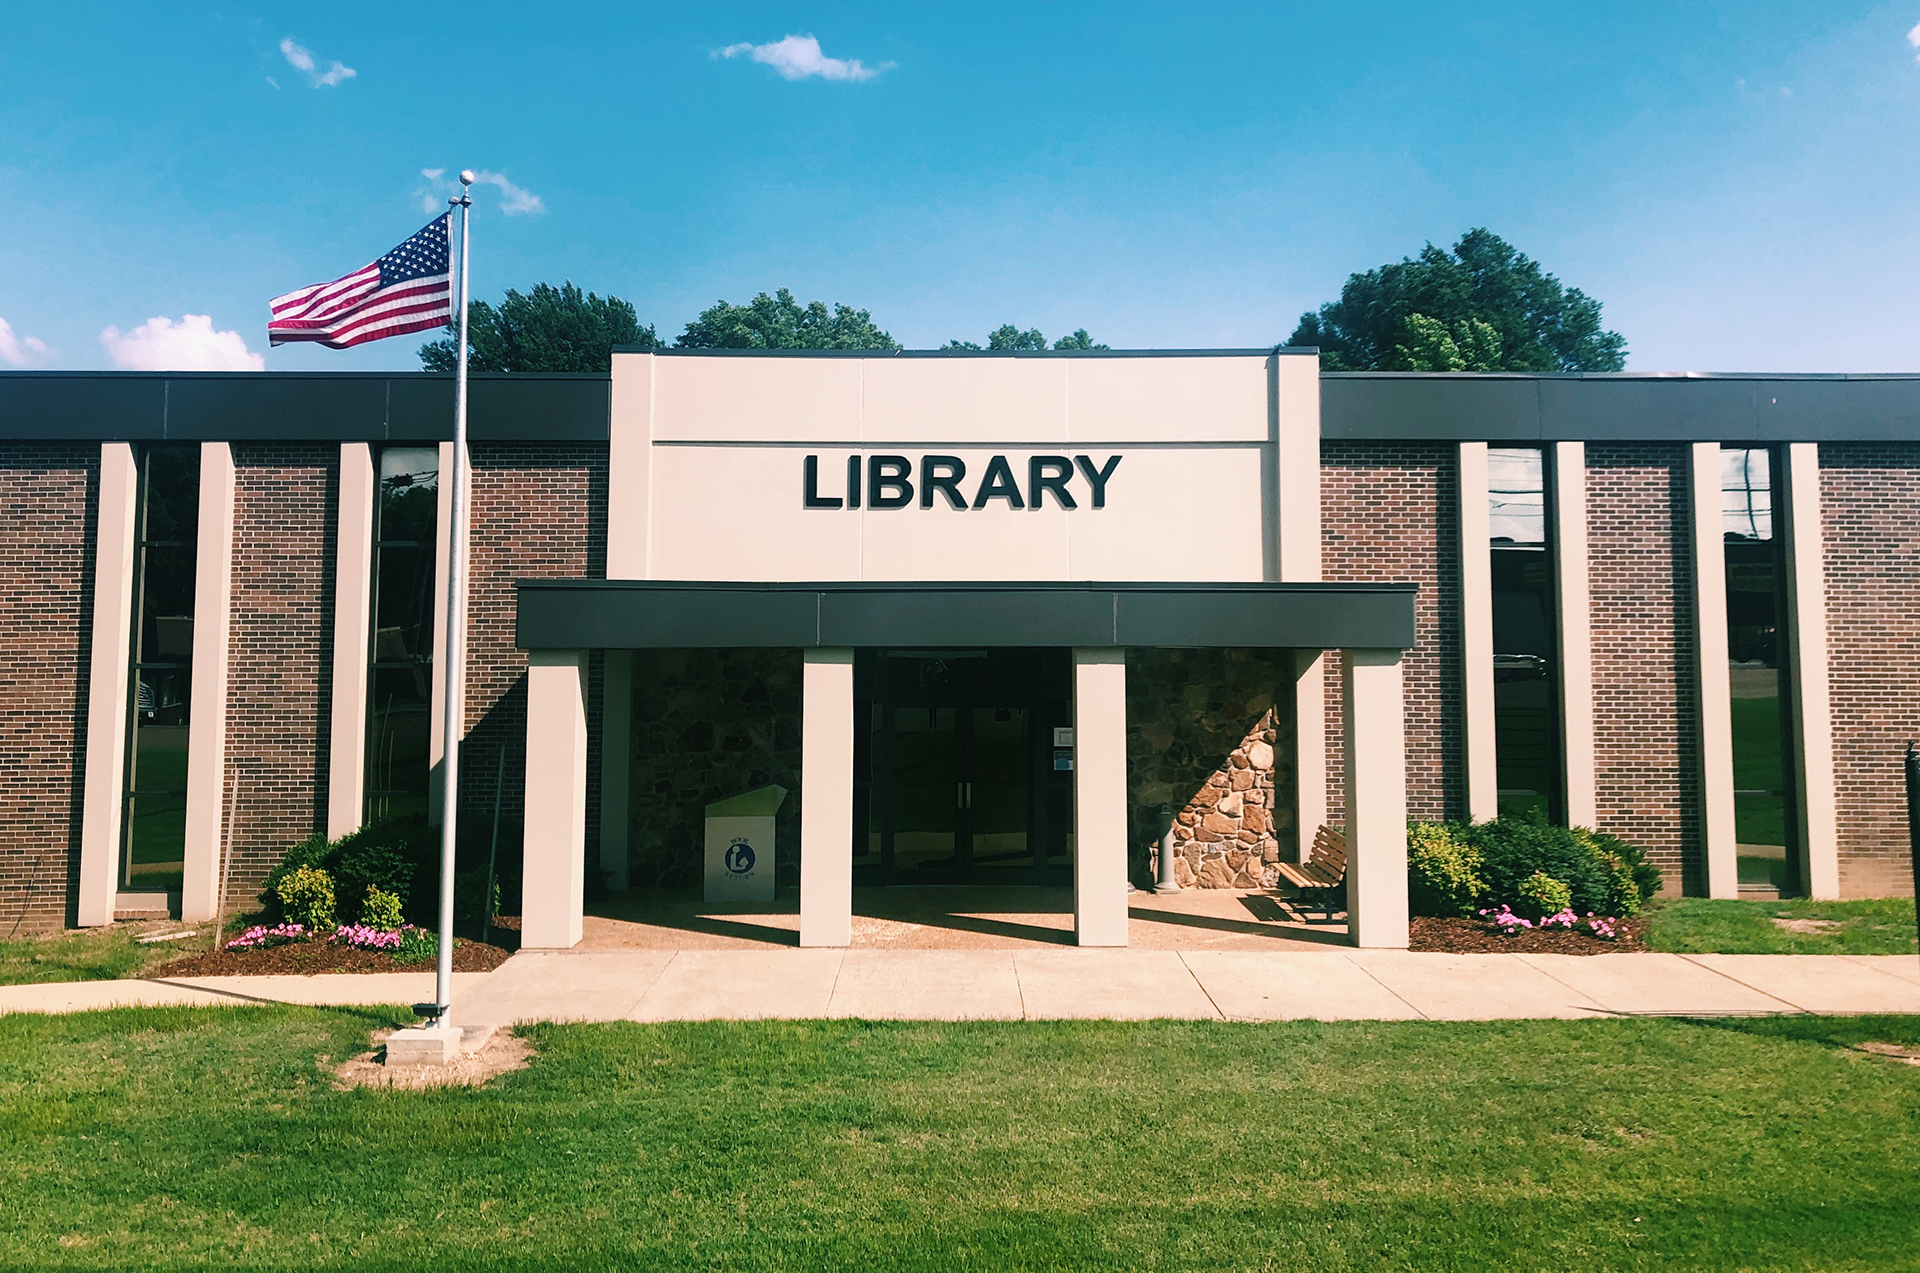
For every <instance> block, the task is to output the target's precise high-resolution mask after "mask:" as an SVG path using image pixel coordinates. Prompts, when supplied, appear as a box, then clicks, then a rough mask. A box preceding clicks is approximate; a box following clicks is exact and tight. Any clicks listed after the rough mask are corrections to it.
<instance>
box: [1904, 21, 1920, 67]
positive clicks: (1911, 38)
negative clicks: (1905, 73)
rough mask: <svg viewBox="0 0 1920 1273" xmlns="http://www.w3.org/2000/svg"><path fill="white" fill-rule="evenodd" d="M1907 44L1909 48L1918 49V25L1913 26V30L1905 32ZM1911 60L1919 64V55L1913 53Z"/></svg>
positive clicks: (1919, 39) (1919, 24) (1919, 40)
mask: <svg viewBox="0 0 1920 1273" xmlns="http://www.w3.org/2000/svg"><path fill="white" fill-rule="evenodd" d="M1907 44H1908V46H1909V47H1911V48H1915V49H1920V23H1916V24H1914V28H1913V30H1911V31H1909V32H1907ZM1913 60H1914V61H1916V62H1920V53H1915V54H1914V55H1913Z"/></svg>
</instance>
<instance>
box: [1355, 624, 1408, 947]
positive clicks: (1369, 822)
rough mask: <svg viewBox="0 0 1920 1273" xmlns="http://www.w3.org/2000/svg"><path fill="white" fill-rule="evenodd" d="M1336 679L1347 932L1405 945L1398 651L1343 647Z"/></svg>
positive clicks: (1365, 941)
mask: <svg viewBox="0 0 1920 1273" xmlns="http://www.w3.org/2000/svg"><path fill="white" fill-rule="evenodd" d="M1343 663H1344V666H1345V669H1346V670H1345V674H1344V676H1343V677H1342V679H1341V688H1342V695H1341V698H1342V705H1341V707H1342V709H1341V718H1342V722H1343V724H1344V726H1345V734H1346V769H1347V775H1346V777H1347V931H1348V933H1349V934H1351V937H1352V941H1353V944H1354V945H1356V946H1387V947H1399V948H1402V949H1404V948H1405V947H1406V945H1407V754H1406V746H1407V744H1406V723H1405V711H1404V707H1403V703H1402V697H1401V695H1402V685H1401V674H1400V651H1398V650H1348V651H1346V658H1345V659H1344V660H1343Z"/></svg>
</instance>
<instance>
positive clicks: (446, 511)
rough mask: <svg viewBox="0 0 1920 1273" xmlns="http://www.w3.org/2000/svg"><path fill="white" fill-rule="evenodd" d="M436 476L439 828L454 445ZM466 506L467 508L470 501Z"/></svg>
mask: <svg viewBox="0 0 1920 1273" xmlns="http://www.w3.org/2000/svg"><path fill="white" fill-rule="evenodd" d="M439 452H440V462H439V468H438V469H437V470H436V471H437V472H438V474H439V478H438V480H437V481H436V482H435V484H434V487H435V490H434V521H433V525H434V533H433V669H434V672H435V673H436V675H435V676H434V678H433V703H432V708H431V714H430V716H429V718H428V719H429V721H430V724H429V727H428V731H427V766H428V767H427V821H428V823H430V824H431V825H433V826H436V827H437V826H439V825H440V806H441V802H442V801H443V800H444V799H445V796H444V794H443V793H444V790H445V787H444V784H443V783H442V781H441V779H442V777H443V776H444V775H443V774H442V772H441V766H442V765H443V764H444V763H445V762H446V758H447V719H446V717H447V674H446V666H447V626H448V625H447V575H448V572H449V566H450V563H449V562H448V560H447V558H448V557H449V555H450V547H451V545H450V542H449V541H450V538H451V535H452V532H453V443H451V442H442V443H441V444H440V447H439ZM467 503H468V504H469V505H470V504H471V503H472V501H471V500H468V501H467Z"/></svg>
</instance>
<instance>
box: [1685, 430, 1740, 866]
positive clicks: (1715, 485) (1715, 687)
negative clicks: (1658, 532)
mask: <svg viewBox="0 0 1920 1273" xmlns="http://www.w3.org/2000/svg"><path fill="white" fill-rule="evenodd" d="M1687 478H1688V489H1689V492H1690V495H1691V501H1690V502H1691V505H1692V508H1691V514H1692V531H1693V631H1694V636H1695V639H1694V647H1693V650H1694V656H1695V664H1694V670H1695V675H1696V676H1698V677H1699V685H1700V721H1699V724H1700V756H1699V764H1700V832H1701V841H1702V844H1703V847H1704V849H1705V853H1706V861H1707V896H1709V897H1738V896H1740V865H1739V863H1738V861H1737V860H1736V858H1737V853H1738V846H1737V845H1736V844H1735V842H1734V820H1733V688H1732V685H1731V683H1730V681H1731V677H1730V675H1729V673H1728V670H1727V658H1728V654H1727V649H1728V647H1727V548H1726V535H1725V533H1724V531H1723V530H1722V525H1721V508H1720V444H1719V443H1718V442H1696V443H1694V444H1693V446H1692V447H1691V448H1690V449H1689V453H1688V471H1687Z"/></svg>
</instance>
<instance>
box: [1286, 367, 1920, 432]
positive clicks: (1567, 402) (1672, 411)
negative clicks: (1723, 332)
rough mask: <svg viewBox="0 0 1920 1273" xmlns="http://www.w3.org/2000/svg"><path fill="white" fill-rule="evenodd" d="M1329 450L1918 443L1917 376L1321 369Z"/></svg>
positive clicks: (1919, 398)
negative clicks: (1349, 444) (1445, 444)
mask: <svg viewBox="0 0 1920 1273" xmlns="http://www.w3.org/2000/svg"><path fill="white" fill-rule="evenodd" d="M1320 435H1321V437H1322V438H1324V439H1327V440H1329V441H1425V442H1436V441H1458V442H1496V443H1498V442H1510V443H1521V444H1526V443H1533V444H1538V443H1544V442H1722V443H1767V442H1920V375H1911V374H1902V373H1887V374H1879V375H1850V374H1838V375H1818V374H1787V373H1751V374H1726V375H1705V374H1700V373H1675V374H1644V373H1634V372H1616V373H1608V374H1583V375H1549V376H1540V375H1522V374H1510V373H1484V374H1474V373H1468V372H1454V373H1446V374H1434V373H1424V372H1323V373H1321V377H1320Z"/></svg>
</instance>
